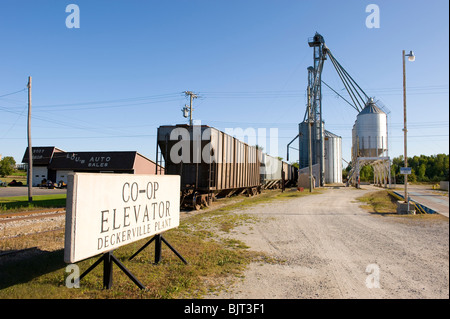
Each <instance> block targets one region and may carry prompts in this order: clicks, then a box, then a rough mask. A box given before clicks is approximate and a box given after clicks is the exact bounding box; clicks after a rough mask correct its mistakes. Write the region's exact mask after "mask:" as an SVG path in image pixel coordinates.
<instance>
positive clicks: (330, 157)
mask: <svg viewBox="0 0 450 319" xmlns="http://www.w3.org/2000/svg"><path fill="white" fill-rule="evenodd" d="M324 139H325V183H327V184H331V183H342V138H341V137H340V136H337V135H335V134H333V133H331V132H329V131H327V130H325V133H324Z"/></svg>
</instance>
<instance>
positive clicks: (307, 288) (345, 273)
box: [210, 186, 449, 299]
mask: <svg viewBox="0 0 450 319" xmlns="http://www.w3.org/2000/svg"><path fill="white" fill-rule="evenodd" d="M363 188H364V189H362V190H356V189H354V188H340V189H333V188H332V189H328V190H327V191H325V192H324V193H323V194H320V195H311V196H306V197H301V198H294V199H291V200H283V201H279V202H271V203H269V204H265V205H259V206H255V207H252V208H248V209H247V210H245V211H242V213H247V214H255V215H258V216H260V217H261V218H263V222H259V223H256V224H252V225H247V226H240V227H238V228H235V230H234V232H233V233H231V234H229V235H228V236H231V237H233V238H236V239H239V240H241V241H243V242H244V243H246V244H247V245H248V246H249V247H250V249H251V250H254V251H262V252H264V253H265V254H267V256H269V257H271V258H273V262H269V263H268V262H261V263H252V264H251V265H250V266H249V268H248V270H247V271H246V272H245V278H244V279H242V280H241V281H238V282H237V283H236V284H234V285H233V286H232V287H230V288H229V289H227V291H224V292H221V293H220V294H219V295H218V296H217V295H212V296H210V298H256V299H260V298H275V299H292V298H295V299H304V298H330V299H331V298H332V299H336V298H345V299H347V298H449V241H448V238H449V219H448V218H445V217H443V216H441V215H437V214H436V215H427V216H425V217H424V216H418V215H415V216H414V215H402V216H395V215H380V214H373V213H369V212H367V211H366V210H364V209H362V208H360V202H358V201H357V200H356V198H357V197H359V196H361V195H363V194H365V193H367V192H369V191H375V190H379V189H375V188H372V187H368V186H364V187H363ZM377 283H378V284H379V286H377Z"/></svg>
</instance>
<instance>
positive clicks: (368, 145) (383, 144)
mask: <svg viewBox="0 0 450 319" xmlns="http://www.w3.org/2000/svg"><path fill="white" fill-rule="evenodd" d="M386 124H387V117H386V113H384V112H383V111H382V110H381V109H380V108H379V107H377V106H376V105H375V102H374V101H373V99H372V98H371V99H369V101H368V102H367V104H366V106H365V107H364V109H363V110H362V111H361V112H360V113H359V114H358V115H357V117H356V122H355V126H354V129H355V131H354V133H353V132H352V133H353V134H352V135H353V136H352V137H353V148H354V150H356V151H357V156H358V157H378V156H382V154H383V153H384V152H385V151H386V150H387V126H386Z"/></svg>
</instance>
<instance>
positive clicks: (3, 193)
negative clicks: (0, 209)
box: [0, 186, 67, 197]
mask: <svg viewBox="0 0 450 319" xmlns="http://www.w3.org/2000/svg"><path fill="white" fill-rule="evenodd" d="M66 192H67V190H66V189H47V188H39V187H33V189H32V193H33V195H52V194H65V193H66ZM12 196H28V188H27V187H24V186H22V187H0V197H12Z"/></svg>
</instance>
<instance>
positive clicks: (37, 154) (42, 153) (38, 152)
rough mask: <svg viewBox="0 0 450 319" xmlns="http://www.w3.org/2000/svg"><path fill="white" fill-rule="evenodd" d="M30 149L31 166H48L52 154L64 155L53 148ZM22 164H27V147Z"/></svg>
mask: <svg viewBox="0 0 450 319" xmlns="http://www.w3.org/2000/svg"><path fill="white" fill-rule="evenodd" d="M32 149H33V153H32V160H33V165H48V164H50V162H51V161H52V157H53V154H55V153H64V151H63V150H61V149H59V148H57V147H54V146H38V147H33V148H32ZM22 163H28V147H27V148H26V150H25V154H24V155H23V159H22Z"/></svg>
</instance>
